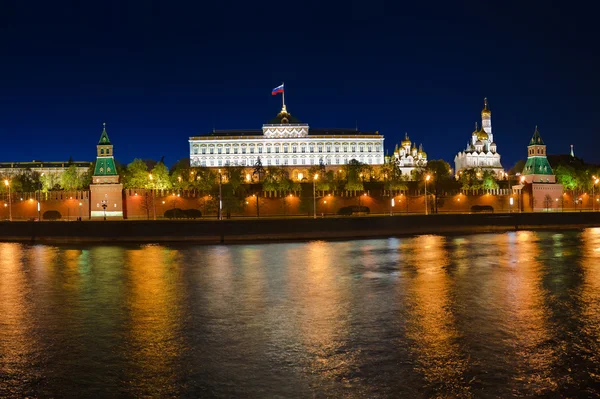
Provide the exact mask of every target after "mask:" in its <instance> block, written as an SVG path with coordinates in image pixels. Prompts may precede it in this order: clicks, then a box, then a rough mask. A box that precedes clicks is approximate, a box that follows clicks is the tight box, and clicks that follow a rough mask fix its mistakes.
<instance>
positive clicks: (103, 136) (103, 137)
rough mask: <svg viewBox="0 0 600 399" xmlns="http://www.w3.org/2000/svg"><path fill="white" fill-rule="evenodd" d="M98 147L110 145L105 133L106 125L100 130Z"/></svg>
mask: <svg viewBox="0 0 600 399" xmlns="http://www.w3.org/2000/svg"><path fill="white" fill-rule="evenodd" d="M98 145H112V144H111V143H110V139H109V138H108V134H107V133H106V123H105V124H104V128H103V129H102V134H101V135H100V141H98Z"/></svg>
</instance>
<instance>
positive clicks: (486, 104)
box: [483, 97, 488, 111]
mask: <svg viewBox="0 0 600 399" xmlns="http://www.w3.org/2000/svg"><path fill="white" fill-rule="evenodd" d="M483 109H484V110H485V111H487V110H488V102H487V97H484V98H483Z"/></svg>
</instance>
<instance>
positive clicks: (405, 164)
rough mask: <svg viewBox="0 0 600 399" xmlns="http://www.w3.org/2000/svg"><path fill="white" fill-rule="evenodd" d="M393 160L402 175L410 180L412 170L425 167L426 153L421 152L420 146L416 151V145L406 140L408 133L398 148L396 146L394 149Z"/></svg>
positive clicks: (421, 147)
mask: <svg viewBox="0 0 600 399" xmlns="http://www.w3.org/2000/svg"><path fill="white" fill-rule="evenodd" d="M394 160H395V161H396V163H397V164H398V167H399V168H400V170H401V171H402V175H404V176H408V177H409V178H410V177H411V176H412V171H413V170H415V169H416V168H424V167H425V166H427V153H426V152H425V151H423V145H422V144H420V145H419V149H418V150H417V146H416V143H412V142H411V141H410V139H409V138H408V133H405V134H404V140H403V141H402V143H401V145H400V147H398V145H396V148H395V149H394Z"/></svg>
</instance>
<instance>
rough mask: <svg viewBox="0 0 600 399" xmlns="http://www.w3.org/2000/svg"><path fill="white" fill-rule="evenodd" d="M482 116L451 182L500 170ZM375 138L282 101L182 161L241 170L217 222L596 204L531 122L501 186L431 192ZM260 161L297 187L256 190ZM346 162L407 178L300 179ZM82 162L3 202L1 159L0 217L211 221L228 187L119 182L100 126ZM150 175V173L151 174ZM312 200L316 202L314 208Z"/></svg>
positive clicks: (413, 167)
mask: <svg viewBox="0 0 600 399" xmlns="http://www.w3.org/2000/svg"><path fill="white" fill-rule="evenodd" d="M481 117H482V123H481V128H480V129H479V128H477V125H476V128H475V131H474V132H473V133H472V135H471V138H470V140H469V142H468V143H467V147H466V149H465V150H463V151H461V152H459V153H458V154H457V155H456V157H455V169H454V176H455V178H456V179H459V178H460V176H461V175H462V173H463V172H465V173H466V171H469V170H473V171H477V176H480V174H482V173H484V172H486V171H489V172H490V173H491V174H492V175H494V176H495V177H496V178H498V179H506V177H507V174H506V173H505V172H504V169H503V167H502V165H501V163H500V155H499V153H498V146H497V144H496V141H495V140H494V136H493V133H492V124H491V110H490V109H489V106H488V101H487V99H485V101H484V108H483V111H482V112H481ZM383 143H384V137H383V136H381V135H380V134H379V133H378V132H360V131H358V130H354V131H352V130H348V129H311V128H310V127H309V126H308V124H304V123H302V122H300V121H299V120H297V119H296V118H294V117H292V115H291V114H290V113H289V112H288V111H287V109H286V107H285V105H284V106H283V108H282V110H281V112H280V113H279V114H278V115H277V117H276V118H275V119H273V120H271V121H269V123H267V124H265V125H263V128H262V130H246V131H213V132H212V133H209V134H207V135H205V136H198V137H191V138H190V139H189V144H190V167H191V168H194V167H195V168H206V169H212V170H214V171H215V172H216V171H218V173H219V175H221V168H227V167H228V166H237V167H238V168H240V169H241V170H242V176H245V177H246V181H245V182H244V183H247V184H244V186H245V189H244V190H241V191H239V192H240V194H239V195H238V198H237V200H239V202H238V203H237V204H236V206H234V207H225V206H224V207H223V210H222V212H221V217H222V219H226V218H231V217H233V218H242V217H288V216H289V217H294V216H314V215H318V216H320V217H327V216H333V215H338V214H344V212H342V211H341V210H344V209H348V208H350V209H351V208H352V207H354V209H351V210H350V211H349V213H348V212H346V213H345V214H365V213H370V214H382V215H389V214H393V215H404V214H417V213H470V212H496V213H515V212H532V211H534V212H563V211H583V210H591V209H592V208H594V207H595V206H594V202H595V201H594V198H592V196H590V195H588V194H587V193H584V194H580V195H578V196H576V197H574V196H573V194H572V193H567V192H564V193H563V187H562V186H561V185H560V184H557V183H556V178H555V176H554V174H553V171H552V168H551V167H550V164H549V163H548V161H547V159H546V145H545V143H544V142H543V140H542V139H541V135H540V133H539V131H538V130H537V127H536V129H535V131H534V134H533V136H532V138H531V140H530V142H529V146H528V160H527V164H526V165H525V168H524V170H523V173H522V174H520V175H517V176H513V179H514V180H513V181H516V182H517V184H515V185H510V183H509V182H505V183H507V184H504V188H502V189H490V190H456V189H455V190H451V191H449V192H447V191H444V190H442V191H438V190H434V189H433V188H432V186H431V185H430V186H429V189H428V191H427V195H425V189H426V188H425V187H423V184H422V182H415V181H413V182H410V181H406V180H409V179H411V178H413V179H414V177H415V176H416V175H415V173H414V172H422V173H423V174H421V175H419V176H425V174H427V173H430V172H428V169H427V165H428V160H427V154H426V153H425V151H424V150H423V146H422V145H419V147H418V148H417V146H416V144H415V143H412V142H411V141H410V139H409V137H408V134H407V135H406V136H405V139H404V141H402V143H401V145H400V146H398V145H396V148H395V150H394V152H393V155H392V156H391V157H387V156H385V157H384V155H383V154H384V145H383ZM258 160H262V161H263V162H264V164H265V167H266V168H270V167H277V168H281V169H284V170H287V171H288V172H287V173H288V174H289V177H290V179H291V180H294V181H297V184H296V186H294V187H290V188H289V189H288V190H286V191H285V193H283V192H279V193H277V192H267V191H265V190H263V189H262V187H261V185H260V184H257V183H259V182H257V181H256V180H257V179H256V178H255V176H254V174H255V173H254V172H255V163H256V162H257V161H258ZM350 161H358V162H360V163H361V164H366V165H371V166H372V167H373V168H383V166H384V165H385V164H388V165H393V167H394V168H397V170H399V173H400V174H401V175H402V176H405V177H404V179H405V181H406V183H407V184H406V185H405V187H404V188H403V189H399V190H393V192H392V193H391V192H390V191H389V190H386V189H385V184H382V183H381V182H377V181H375V182H373V181H372V180H371V181H369V182H366V183H365V184H364V187H363V186H362V185H361V188H360V189H358V190H356V189H355V190H340V189H331V190H317V189H315V187H314V185H313V184H312V183H311V182H310V181H307V177H309V176H310V174H309V173H310V172H309V171H310V168H314V167H319V168H320V170H321V171H322V172H321V173H323V172H326V171H332V172H335V173H337V172H338V170H339V172H341V171H342V169H341V168H344V167H346V166H347V165H348V164H349V163H350ZM53 164H54V165H56V164H58V163H56V162H55V163H53ZM90 164H92V165H93V175H92V176H91V184H90V189H89V190H80V191H48V192H44V193H42V192H41V191H37V192H30V193H27V192H11V194H10V200H9V195H8V193H7V192H6V188H8V185H9V184H10V178H11V176H13V175H15V173H17V171H18V169H19V164H18V163H10V167H8V166H7V165H8V164H6V163H5V164H0V175H2V179H3V180H4V183H5V185H6V187H4V188H5V192H4V193H2V194H0V196H1V197H2V198H1V201H2V202H1V204H2V206H0V219H1V220H7V219H12V220H36V219H40V218H41V219H51V216H52V215H50V214H46V212H48V211H51V212H54V211H56V212H58V214H59V215H60V216H59V218H60V219H61V220H88V219H98V220H109V219H161V218H163V217H164V216H165V212H167V211H169V210H174V209H178V210H190V209H193V210H197V211H199V212H197V213H196V214H195V217H198V216H199V215H201V217H202V218H208V219H210V218H213V219H214V218H219V190H218V188H217V187H219V188H220V187H221V184H226V181H223V177H222V175H221V184H219V181H218V180H219V179H217V181H215V183H214V186H213V188H212V189H211V190H208V191H206V192H197V191H194V190H192V191H188V190H144V189H124V188H123V184H122V182H121V181H120V180H121V177H120V176H119V173H118V171H117V167H116V164H115V161H114V150H113V144H112V143H111V141H110V139H109V138H108V134H107V132H106V126H104V129H103V130H102V133H101V136H100V140H99V142H98V144H97V146H96V162H95V163H90ZM2 165H4V167H2ZM67 165H68V164H67ZM85 165H86V163H78V164H77V167H78V168H80V169H81V168H83V166H85ZM63 166H64V163H63ZM190 170H192V169H190ZM381 170H383V169H381ZM79 172H81V171H79ZM191 173H192V174H193V173H194V172H191ZM42 175H43V173H42ZM360 176H361V177H362V174H361V175H360ZM386 177H387V176H386ZM430 177H431V176H430ZM149 178H150V179H152V175H150V176H149ZM407 178H408V179H407ZM259 179H260V177H259ZM363 182H364V181H363ZM430 184H432V183H430ZM313 190H314V195H313ZM242 193H246V194H242ZM38 199H39V201H38ZM38 202H39V205H38ZM221 203H222V201H221ZM313 204H314V205H316V211H315V210H314V209H313ZM359 207H366V208H368V209H363V208H359ZM56 212H55V213H56ZM180 216H181V215H180Z"/></svg>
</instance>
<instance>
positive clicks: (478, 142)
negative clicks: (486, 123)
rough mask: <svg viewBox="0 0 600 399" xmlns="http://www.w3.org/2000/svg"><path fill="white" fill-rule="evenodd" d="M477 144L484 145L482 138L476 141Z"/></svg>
mask: <svg viewBox="0 0 600 399" xmlns="http://www.w3.org/2000/svg"><path fill="white" fill-rule="evenodd" d="M475 145H483V143H482V142H481V140H477V141H476V142H475Z"/></svg>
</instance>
